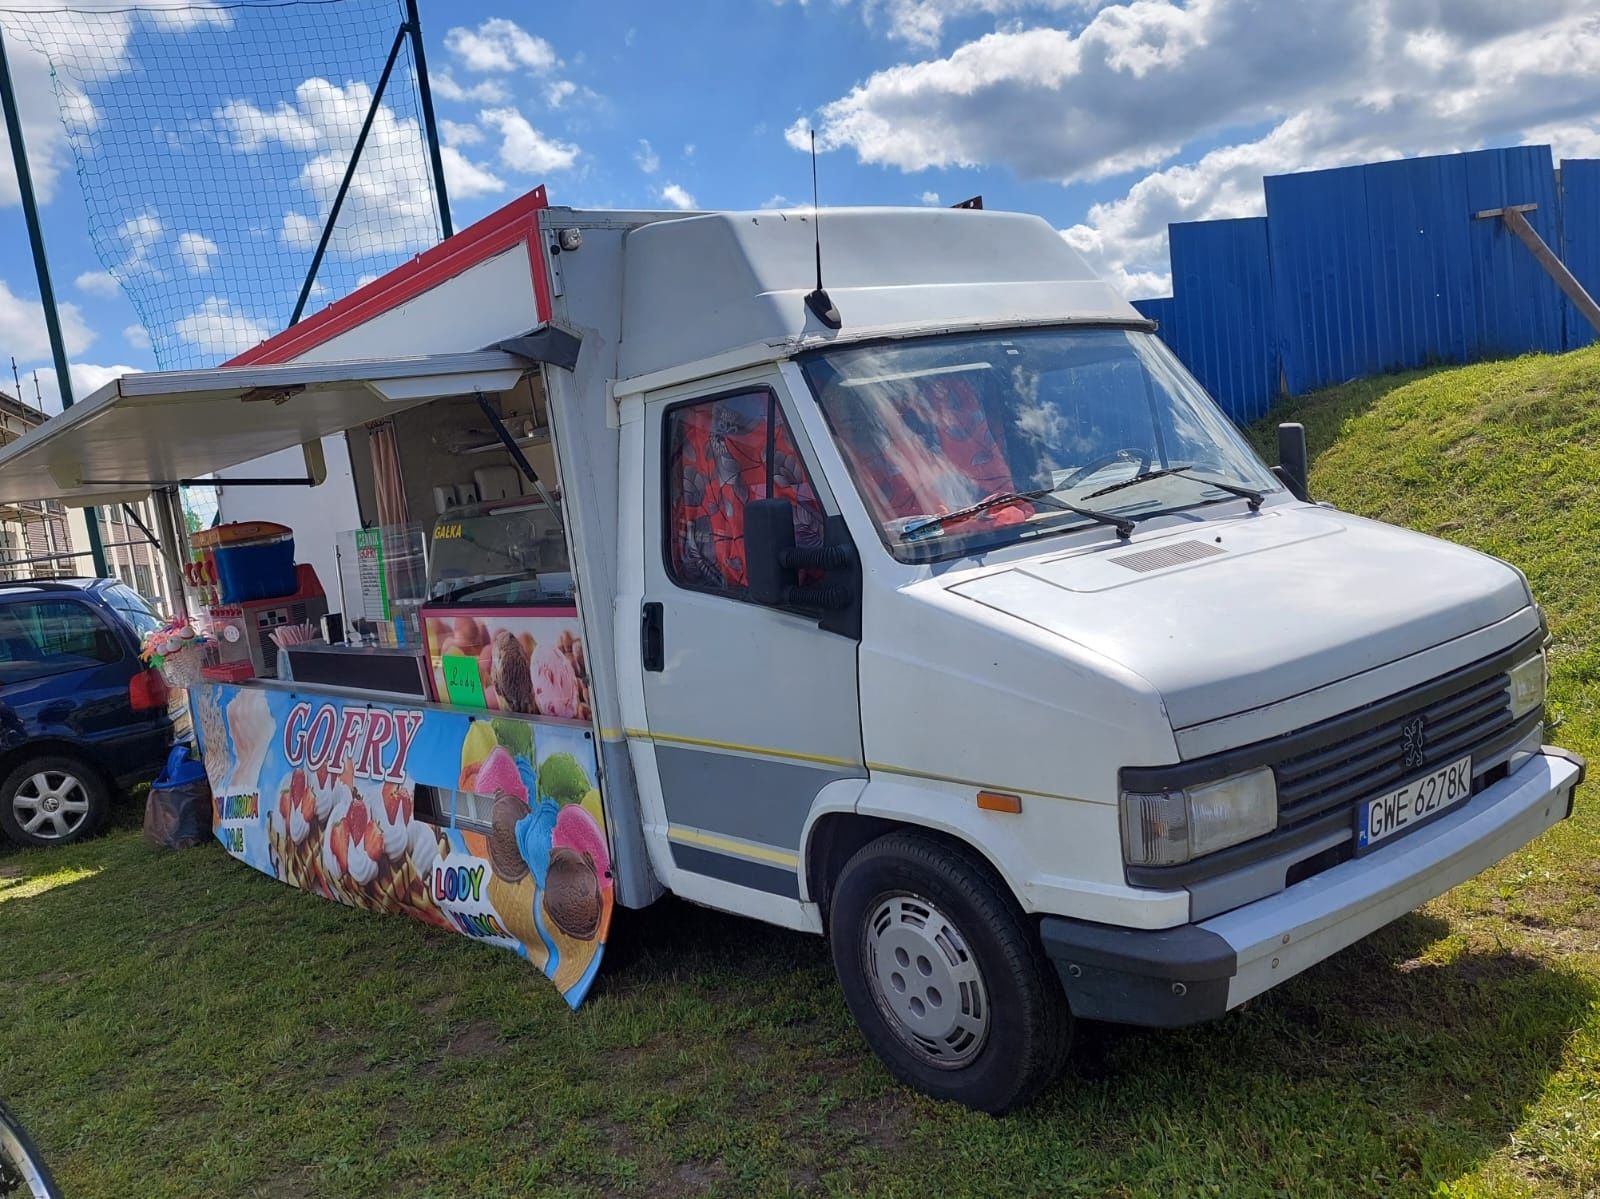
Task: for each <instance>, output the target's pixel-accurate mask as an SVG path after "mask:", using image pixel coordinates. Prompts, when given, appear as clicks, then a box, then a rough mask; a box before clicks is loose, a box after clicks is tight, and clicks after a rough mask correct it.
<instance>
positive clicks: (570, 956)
mask: <svg viewBox="0 0 1600 1199" xmlns="http://www.w3.org/2000/svg"><path fill="white" fill-rule="evenodd" d="M539 900H540V909H541V914H542V915H543V917H544V928H545V931H546V932H547V933H548V934H549V937H550V940H551V941H552V942H553V943H554V945H555V947H556V953H557V958H556V972H555V973H554V974H553V975H551V980H552V981H553V982H554V983H555V984H556V989H557V990H559V991H566V990H567V989H568V988H569V987H571V986H572V985H573V984H574V983H576V982H577V981H578V979H580V978H582V977H583V972H584V971H585V970H587V969H588V968H589V962H590V960H591V959H592V958H593V957H594V953H595V946H596V941H597V938H598V937H599V935H600V930H601V928H602V927H603V926H602V924H601V919H602V917H603V916H604V915H605V898H604V895H603V894H602V891H601V887H600V880H599V877H598V876H597V875H596V873H595V868H594V860H593V859H592V858H591V857H590V856H589V855H588V854H586V853H579V852H577V851H575V850H572V849H567V848H565V847H563V846H557V847H555V848H554V849H552V850H551V851H550V869H549V872H548V873H547V874H546V876H545V889H544V891H543V893H542V894H541V895H540V897H539Z"/></svg>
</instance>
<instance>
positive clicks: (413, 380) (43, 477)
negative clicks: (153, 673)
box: [0, 351, 527, 501]
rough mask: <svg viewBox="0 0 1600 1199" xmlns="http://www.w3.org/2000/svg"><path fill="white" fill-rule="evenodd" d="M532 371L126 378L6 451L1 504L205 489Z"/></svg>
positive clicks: (318, 369) (1, 453) (486, 364)
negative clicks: (201, 479)
mask: <svg viewBox="0 0 1600 1199" xmlns="http://www.w3.org/2000/svg"><path fill="white" fill-rule="evenodd" d="M526 369H527V364H526V363H525V362H524V361H523V360H522V359H520V358H517V357H515V356H514V355H511V354H504V353H500V352H498V351H480V352H475V353H468V354H442V355H431V356H421V357H389V358H385V359H368V360H355V361H342V362H323V363H315V364H301V363H289V364H285V365H280V366H250V367H240V368H233V369H221V370H209V371H168V372H152V373H148V374H134V375H124V376H123V377H121V378H120V379H117V380H114V381H113V382H111V383H109V384H107V385H106V386H105V387H102V388H101V389H100V390H99V391H97V392H95V394H94V395H92V396H90V397H89V398H88V399H86V400H84V401H83V402H82V403H80V404H77V405H74V406H73V407H72V408H71V409H69V410H68V411H67V412H65V413H64V414H62V415H61V416H58V417H55V418H54V419H52V420H49V421H46V422H45V423H44V424H43V425H41V426H40V427H39V428H37V429H35V430H33V431H32V432H30V433H29V434H27V435H26V436H24V437H22V438H19V439H18V440H17V441H16V442H14V443H13V444H12V445H10V446H8V447H6V448H5V449H4V450H0V501H3V500H6V499H11V500H17V499H23V500H34V499H45V498H58V497H64V496H93V495H96V494H111V493H115V492H118V491H126V490H128V489H129V486H130V485H132V484H146V483H162V482H168V481H172V480H177V479H185V478H195V477H198V476H201V475H206V474H210V473H212V472H214V471H218V470H222V469H225V468H227V467H230V466H235V465H237V464H238V463H241V462H247V461H250V460H252V459H256V458H261V457H264V456H265V455H267V454H272V453H276V452H278V451H280V450H285V449H291V448H294V447H296V446H299V445H302V444H304V443H306V442H312V441H316V440H318V439H319V438H322V437H325V436H327V435H329V434H332V433H337V432H340V431H342V430H344V429H348V428H351V427H352V426H354V425H358V424H362V423H364V422H366V421H369V420H375V419H378V418H379V417H383V416H387V415H389V414H391V413H393V412H394V411H396V410H397V409H398V408H403V407H406V406H409V405H411V404H416V403H422V402H424V401H426V400H428V399H431V398H435V397H437V396H442V395H456V394H460V393H461V392H463V391H472V390H474V389H476V388H481V389H483V390H484V391H499V390H502V389H504V388H506V387H509V386H512V385H513V384H514V383H515V382H516V380H517V379H518V378H520V377H521V375H522V374H523V373H524V371H525V370H526ZM386 390H387V391H389V392H392V393H393V394H395V395H396V396H399V397H402V398H400V399H397V400H391V399H387V398H385V395H384V392H385V391H386Z"/></svg>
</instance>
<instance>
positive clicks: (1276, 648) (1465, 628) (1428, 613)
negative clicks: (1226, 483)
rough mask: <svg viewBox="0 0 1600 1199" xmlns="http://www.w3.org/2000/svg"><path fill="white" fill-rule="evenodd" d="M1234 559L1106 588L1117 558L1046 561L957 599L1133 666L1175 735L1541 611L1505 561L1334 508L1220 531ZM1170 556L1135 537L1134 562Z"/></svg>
mask: <svg viewBox="0 0 1600 1199" xmlns="http://www.w3.org/2000/svg"><path fill="white" fill-rule="evenodd" d="M1206 532H1207V537H1208V540H1210V541H1211V543H1212V544H1216V543H1218V542H1220V545H1219V547H1218V548H1220V549H1222V550H1224V551H1226V552H1224V553H1222V554H1219V555H1216V556H1214V557H1208V558H1205V559H1203V560H1201V561H1198V562H1195V563H1192V564H1190V565H1189V566H1186V567H1179V568H1176V569H1170V570H1167V571H1159V570H1158V571H1154V572H1152V573H1148V574H1140V573H1135V572H1132V571H1124V572H1123V573H1124V574H1126V576H1127V582H1124V583H1121V584H1120V585H1118V586H1116V587H1114V588H1111V589H1108V590H1103V591H1102V590H1079V589H1078V588H1079V587H1085V588H1088V587H1096V588H1098V587H1101V586H1103V585H1104V578H1103V576H1104V575H1105V574H1106V572H1107V568H1106V567H1105V566H1104V565H1103V563H1102V561H1101V560H1102V559H1105V558H1108V557H1116V556H1118V553H1119V551H1114V550H1111V549H1110V548H1109V547H1107V546H1102V547H1101V548H1100V549H1099V551H1098V552H1096V551H1093V550H1090V551H1084V550H1078V551H1075V552H1073V553H1070V554H1063V555H1060V556H1058V557H1051V558H1043V557H1041V558H1038V559H1035V560H1033V561H1030V562H1026V563H1022V564H1019V565H1017V566H1014V567H1012V568H1011V569H1010V570H1007V571H1003V572H999V573H996V574H992V575H990V576H988V577H986V578H982V579H976V580H973V581H971V582H967V583H961V584H958V585H957V586H955V587H953V588H952V590H953V591H955V592H956V593H957V594H959V595H963V596H966V597H967V598H969V599H972V600H974V601H976V602H977V603H979V604H983V605H986V606H988V607H989V608H990V609H993V610H996V611H999V612H1004V613H1006V614H1007V615H1010V616H1015V617H1017V618H1018V619H1020V620H1025V621H1027V622H1029V623H1030V624H1033V625H1037V626H1038V627H1039V628H1041V629H1046V630H1048V631H1050V632H1052V633H1055V634H1056V635H1058V636H1060V637H1062V638H1064V639H1066V640H1067V641H1070V642H1072V643H1075V644H1077V645H1079V646H1082V647H1084V648H1086V649H1088V650H1090V651H1092V652H1093V653H1096V654H1099V655H1102V656H1104V658H1106V659H1107V660H1109V661H1113V662H1119V663H1121V664H1122V665H1123V666H1125V667H1127V668H1128V669H1129V670H1131V671H1134V672H1135V673H1137V674H1138V675H1140V676H1141V677H1143V678H1145V679H1148V680H1149V681H1150V682H1151V683H1152V684H1153V685H1154V686H1155V688H1156V689H1157V690H1158V691H1159V692H1160V693H1161V697H1162V700H1163V701H1164V702H1165V704H1166V708H1167V713H1168V715H1169V716H1170V718H1171V720H1172V724H1173V727H1174V728H1184V727H1186V726H1189V725H1194V724H1201V723H1205V722H1207V721H1212V720H1217V719H1219V718H1220V717H1224V716H1230V715H1233V714H1234V713H1237V712H1243V711H1246V710H1248V709H1252V708H1259V707H1263V706H1265V705H1267V704H1272V703H1276V702H1278V701H1280V700H1284V699H1287V698H1289V697H1290V696H1294V695H1300V694H1302V693H1304V692H1308V691H1312V690H1314V689H1316V688H1318V687H1323V686H1326V685H1328V684H1329V683H1334V682H1337V681H1338V680H1340V679H1344V678H1348V677H1350V676H1351V675H1355V674H1359V673H1361V672H1363V671H1366V670H1372V669H1375V668H1377V667H1379V666H1383V665H1385V664H1386V663H1389V662H1393V661H1395V660H1397V659H1399V658H1403V657H1406V656H1408V655H1410V654H1414V653H1416V652H1417V651H1419V650H1422V649H1426V648H1428V647H1429V646H1434V645H1441V644H1443V643H1445V642H1447V641H1451V640H1453V639H1454V638H1457V637H1463V636H1465V635H1467V634H1468V633H1471V632H1473V631H1474V630H1477V629H1481V628H1484V627H1485V626H1487V625H1492V624H1495V623H1496V622H1499V621H1502V620H1505V619H1506V618H1507V617H1510V616H1514V615H1515V614H1516V613H1517V612H1519V611H1521V610H1522V609H1524V608H1526V607H1527V605H1528V593H1527V590H1526V588H1525V587H1524V585H1523V582H1522V579H1521V577H1520V576H1519V575H1518V574H1517V572H1516V571H1514V570H1512V569H1511V568H1510V567H1509V566H1507V565H1506V564H1505V563H1503V562H1499V561H1497V560H1495V559H1493V558H1490V557H1488V556H1487V555H1484V554H1479V553H1476V552H1474V551H1472V550H1469V549H1466V548H1465V547H1462V546H1457V545H1452V544H1450V543H1449V542H1447V541H1439V540H1436V539H1434V538H1431V537H1425V536H1423V535H1421V534H1419V533H1413V532H1410V531H1408V530H1404V529H1397V528H1394V527H1392V526H1389V525H1383V524H1379V523H1378V522H1376V521H1369V520H1364V519H1362V518H1361V517H1357V516H1350V515H1347V514H1345V513H1342V512H1336V511H1333V510H1332V509H1327V508H1317V507H1311V506H1307V505H1299V504H1293V503H1286V504H1280V505H1277V506H1275V507H1273V508H1271V509H1268V510H1265V511H1263V512H1262V513H1261V514H1259V515H1257V516H1253V517H1245V518H1241V519H1236V520H1227V521H1220V522H1213V523H1210V524H1208V525H1207V526H1206ZM1147 542H1148V543H1153V544H1156V545H1160V544H1163V538H1162V535H1161V534H1159V533H1158V534H1156V535H1155V536H1153V537H1150V538H1145V537H1141V536H1135V538H1134V542H1133V544H1134V547H1135V548H1136V549H1137V548H1140V547H1142V546H1145V545H1146V544H1147Z"/></svg>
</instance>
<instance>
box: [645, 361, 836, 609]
mask: <svg viewBox="0 0 1600 1199" xmlns="http://www.w3.org/2000/svg"><path fill="white" fill-rule="evenodd" d="M666 469H667V510H668V513H667V515H668V520H669V522H670V523H669V526H668V528H669V530H670V536H669V542H668V544H669V550H668V553H669V557H670V560H671V563H672V574H673V577H674V578H676V579H677V580H678V581H679V582H681V583H686V584H688V585H689V586H691V587H712V588H716V589H718V590H730V591H742V590H744V588H745V586H746V577H745V565H744V509H745V505H746V504H748V503H749V502H750V501H751V500H760V499H768V498H773V497H777V498H783V499H788V500H789V501H790V502H791V503H792V504H793V505H794V536H795V542H796V544H798V545H820V544H821V543H822V524H823V514H822V505H821V504H820V503H818V501H817V496H816V492H815V491H813V490H812V487H811V479H810V476H809V475H808V474H807V473H806V469H805V466H804V465H803V464H802V463H801V461H800V457H799V455H798V454H797V453H796V452H795V448H794V440H793V439H792V438H791V437H790V435H789V426H788V423H787V422H786V421H785V420H784V416H783V410H782V409H780V408H779V407H778V406H777V403H776V401H775V399H774V398H773V396H772V394H771V393H770V392H767V391H752V392H747V393H744V394H741V395H734V396H725V397H723V398H722V399H717V400H708V401H706V402H704V403H700V404H687V405H684V406H683V407H681V408H676V409H673V410H672V411H671V412H669V413H668V415H667V466H666Z"/></svg>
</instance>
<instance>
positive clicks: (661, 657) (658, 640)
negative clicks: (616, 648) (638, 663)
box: [639, 601, 667, 671]
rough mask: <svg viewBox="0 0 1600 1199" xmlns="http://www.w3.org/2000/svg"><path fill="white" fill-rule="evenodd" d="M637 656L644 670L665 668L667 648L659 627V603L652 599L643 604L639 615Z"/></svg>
mask: <svg viewBox="0 0 1600 1199" xmlns="http://www.w3.org/2000/svg"><path fill="white" fill-rule="evenodd" d="M639 656H640V657H641V658H643V659H644V668H645V669H646V670H655V671H660V670H664V669H666V656H667V649H666V645H665V642H664V640H663V636H662V629H661V605H660V604H659V603H656V602H654V601H652V602H650V603H647V604H646V605H645V606H644V610H643V612H642V613H641V614H640V616H639Z"/></svg>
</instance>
